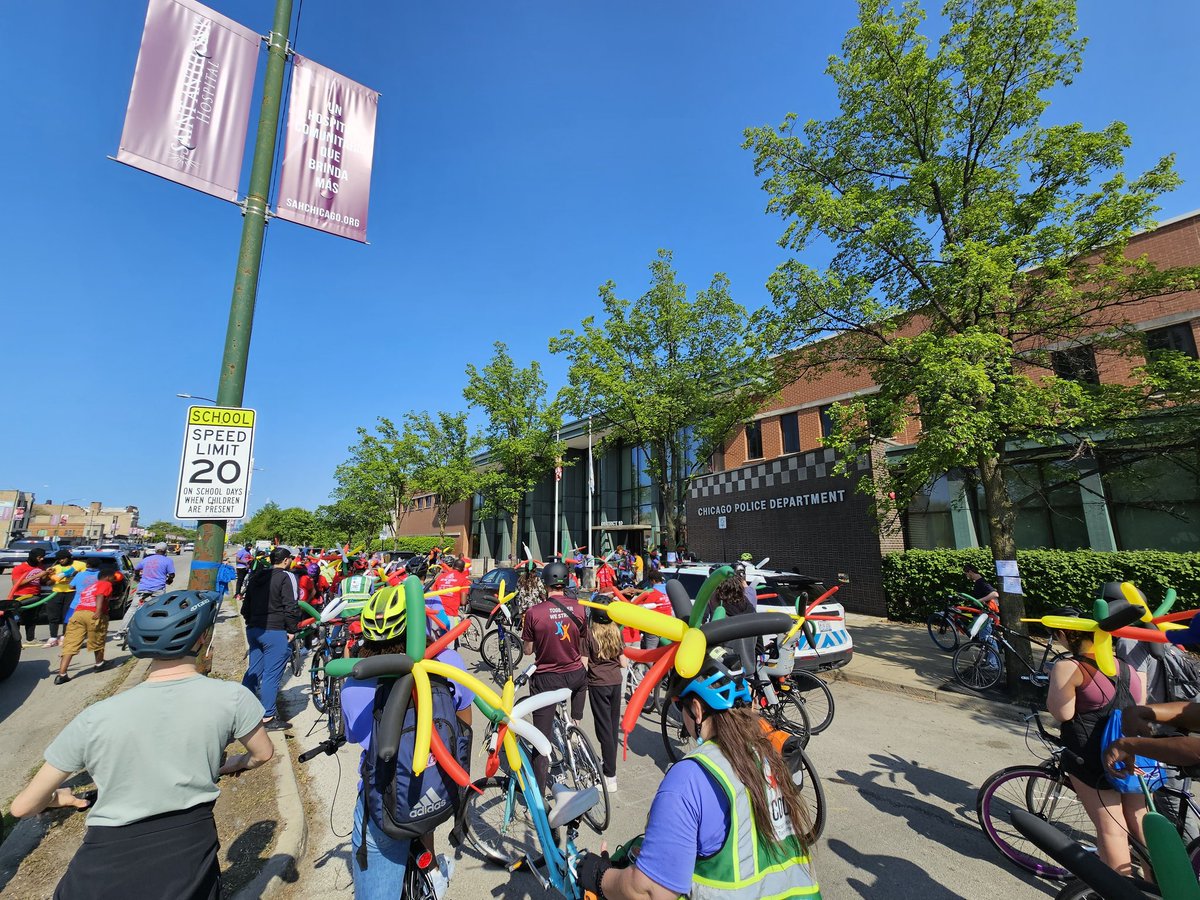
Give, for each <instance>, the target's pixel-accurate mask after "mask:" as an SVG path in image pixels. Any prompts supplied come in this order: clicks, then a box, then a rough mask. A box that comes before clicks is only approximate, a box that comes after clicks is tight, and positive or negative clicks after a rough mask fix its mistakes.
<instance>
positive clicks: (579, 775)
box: [565, 725, 609, 834]
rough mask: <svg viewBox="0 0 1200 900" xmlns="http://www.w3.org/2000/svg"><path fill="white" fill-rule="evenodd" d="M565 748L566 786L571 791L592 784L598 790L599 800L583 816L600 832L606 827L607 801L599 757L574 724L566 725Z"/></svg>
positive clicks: (606, 790)
mask: <svg viewBox="0 0 1200 900" xmlns="http://www.w3.org/2000/svg"><path fill="white" fill-rule="evenodd" d="M565 750H566V762H567V771H568V772H570V774H571V780H572V783H571V784H569V785H567V786H568V787H569V788H570V789H571V790H573V791H582V790H586V789H587V788H590V787H593V786H594V787H595V788H596V789H597V790H598V791H599V792H600V802H599V803H597V804H596V805H595V806H593V807H592V808H591V809H589V810H588V811H587V812H586V813H585V814H584V816H583V818H584V819H585V820H586V821H587V823H588V824H589V825H591V826H592V829H593V830H594V831H595V832H596V834H602V833H603V832H604V829H606V828H608V818H609V801H608V786H607V785H606V784H605V783H604V773H603V772H602V771H601V770H600V758H599V757H598V756H597V755H596V751H595V750H594V749H593V748H592V742H591V741H589V740H588V738H587V735H585V734H584V733H583V732H582V731H580V730H579V729H578V728H576V727H575V726H574V725H570V726H568V727H567V735H566V746H565Z"/></svg>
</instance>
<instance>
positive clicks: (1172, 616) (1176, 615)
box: [1151, 609, 1200, 625]
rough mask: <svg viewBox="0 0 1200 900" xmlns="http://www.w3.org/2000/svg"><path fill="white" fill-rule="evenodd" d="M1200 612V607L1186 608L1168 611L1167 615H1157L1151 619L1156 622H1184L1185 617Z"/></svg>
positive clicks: (1190, 616) (1188, 617)
mask: <svg viewBox="0 0 1200 900" xmlns="http://www.w3.org/2000/svg"><path fill="white" fill-rule="evenodd" d="M1197 613H1200V609H1185V610H1183V611H1182V612H1173V613H1167V614H1166V615H1165V616H1155V617H1154V618H1153V619H1152V620H1151V621H1153V622H1154V624H1156V625H1157V624H1158V623H1159V622H1182V621H1183V620H1184V619H1190V618H1192V617H1193V616H1195V615H1196V614H1197Z"/></svg>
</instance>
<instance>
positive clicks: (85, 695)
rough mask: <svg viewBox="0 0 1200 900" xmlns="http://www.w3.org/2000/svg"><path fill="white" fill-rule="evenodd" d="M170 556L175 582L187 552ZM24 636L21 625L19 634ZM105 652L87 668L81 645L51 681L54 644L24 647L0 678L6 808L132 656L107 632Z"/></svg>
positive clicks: (1, 787)
mask: <svg viewBox="0 0 1200 900" xmlns="http://www.w3.org/2000/svg"><path fill="white" fill-rule="evenodd" d="M172 559H173V560H174V562H175V571H176V573H177V574H176V576H175V580H176V583H177V584H186V583H187V577H188V569H189V567H190V565H191V555H190V554H189V555H187V556H175V557H172ZM11 585H12V577H11V575H10V574H8V573H5V574H4V575H0V596H3V597H7V596H8V591H9V589H10V587H11ZM111 628H112V626H110V630H111ZM59 634H60V635H61V634H62V631H61V629H60V630H59ZM24 636H25V634H24V629H23V628H22V633H21V637H22V639H23V638H24ZM49 636H50V630H49V628H48V627H47V626H45V625H39V626H38V627H37V633H36V637H37V639H38V641H39V642H44V641H45V640H46V638H48V637H49ZM105 653H106V655H107V658H108V659H109V660H111V661H112V664H111V665H110V667H109V668H107V669H106V670H105V671H103V672H99V673H96V672H93V671H92V654H91V653H89V652H87V650H86V649H85V650H84V651H83V652H82V653H80V654H79V655H78V656H76V657H75V658H74V659H73V660H72V661H71V668H70V671H69V672H68V673H67V674H69V675H70V676H71V680H70V681H69V682H67V683H66V684H58V685H56V684H55V683H54V675H55V674H56V673H57V672H58V660H59V648H58V647H52V648H43V647H41V646H38V647H25V648H24V649H23V650H22V651H21V662H20V663H19V664H18V665H17V670H16V671H15V672H14V673H13V674H12V675H11V676H10V677H9V678H8V679H7V680H6V681H4V682H3V683H0V801H2V802H3V803H4V807H5V808H6V809H7V807H8V802H9V801H10V800H11V799H12V798H13V797H14V796H16V794H17V792H18V791H20V790H21V788H23V787H24V786H25V783H26V781H27V780H28V777H29V776H30V775H31V774H32V773H33V770H34V769H36V768H37V767H38V766H40V765H41V763H42V752H43V751H44V750H45V749H46V746H47V745H48V744H49V743H50V742H51V741H52V740H53V739H54V737H55V736H56V735H57V734H58V733H59V731H61V730H62V728H63V726H64V725H66V724H67V723H68V722H70V721H71V719H73V718H74V717H75V716H76V715H77V714H78V713H79V712H80V711H81V710H83V709H84V708H85V707H87V706H88V705H89V704H91V703H93V702H94V701H95V700H96V699H97V698H99V697H102V696H106V695H107V693H108V692H109V691H110V690H111V689H112V688H113V687H114V685H115V684H116V683H117V682H119V680H120V679H121V678H123V677H124V674H125V668H126V664H127V663H129V662H130V661H131V660H132V659H133V657H132V656H130V654H129V653H127V652H122V651H121V650H119V649H118V645H117V642H116V641H115V640H113V639H112V638H111V636H110V638H109V641H108V644H107V645H106V647H105Z"/></svg>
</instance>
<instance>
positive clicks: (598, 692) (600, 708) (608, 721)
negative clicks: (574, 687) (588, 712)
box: [588, 684, 621, 778]
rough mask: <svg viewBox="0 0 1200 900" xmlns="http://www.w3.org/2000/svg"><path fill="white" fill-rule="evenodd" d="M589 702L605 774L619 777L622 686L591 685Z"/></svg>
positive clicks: (610, 776)
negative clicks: (619, 727) (618, 739)
mask: <svg viewBox="0 0 1200 900" xmlns="http://www.w3.org/2000/svg"><path fill="white" fill-rule="evenodd" d="M588 702H589V703H590V704H591V705H592V719H593V720H594V721H595V723H596V739H597V740H598V741H600V756H601V757H602V758H603V761H604V774H605V775H606V776H607V777H609V778H615V777H616V776H617V728H618V726H619V723H620V721H621V686H620V685H619V684H589V685H588Z"/></svg>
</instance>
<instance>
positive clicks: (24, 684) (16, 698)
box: [0, 659, 51, 722]
mask: <svg viewBox="0 0 1200 900" xmlns="http://www.w3.org/2000/svg"><path fill="white" fill-rule="evenodd" d="M50 672H51V668H50V660H48V659H26V660H22V661H21V662H19V663H17V668H16V670H15V671H14V672H13V673H12V674H11V675H10V676H8V679H7V680H6V681H5V682H4V690H3V691H0V722H3V721H4V720H5V719H7V718H8V717H9V716H10V715H11V714H12V713H13V711H14V710H16V709H19V708H20V706H21V704H22V703H24V702H25V700H26V699H27V698H28V697H29V695H30V694H32V693H33V689H34V688H35V687H36V686H37V684H38V682H40V681H41V680H42V679H43V678H45V677H47V676H48V675H49V674H50Z"/></svg>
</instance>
